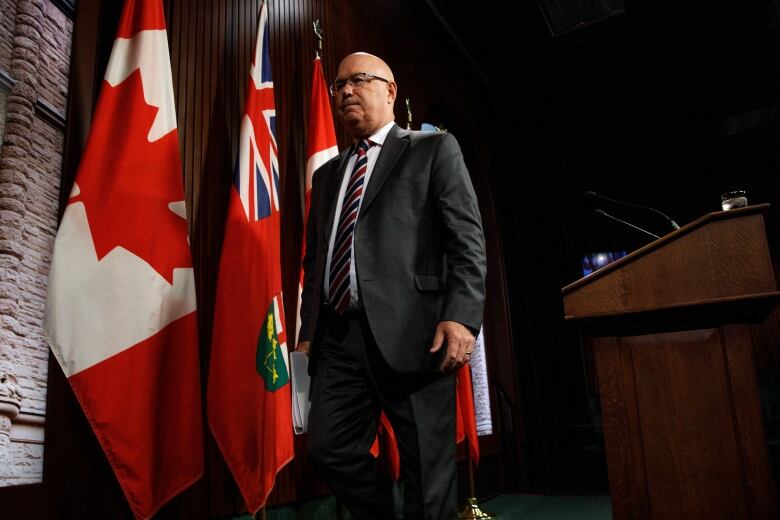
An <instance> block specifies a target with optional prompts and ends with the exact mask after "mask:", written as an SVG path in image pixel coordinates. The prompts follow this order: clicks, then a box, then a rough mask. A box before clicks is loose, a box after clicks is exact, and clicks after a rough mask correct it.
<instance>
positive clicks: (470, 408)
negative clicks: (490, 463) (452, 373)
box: [455, 363, 479, 465]
mask: <svg viewBox="0 0 780 520" xmlns="http://www.w3.org/2000/svg"><path fill="white" fill-rule="evenodd" d="M456 385H457V387H458V388H457V391H456V394H455V410H456V411H455V413H456V421H457V433H456V439H457V443H458V444H460V443H461V442H463V441H464V440H465V439H468V449H469V456H470V457H471V460H472V461H474V464H475V465H478V464H479V440H478V439H477V420H476V417H475V415H474V390H473V388H472V386H471V364H470V363H466V364H465V365H463V366H462V367H460V370H458V374H457V380H456Z"/></svg>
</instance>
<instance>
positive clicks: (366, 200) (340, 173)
mask: <svg viewBox="0 0 780 520" xmlns="http://www.w3.org/2000/svg"><path fill="white" fill-rule="evenodd" d="M396 92H397V87H396V83H395V81H394V79H393V73H392V72H391V70H390V68H389V67H388V66H387V64H386V63H385V62H384V61H382V60H381V59H379V58H377V57H376V56H372V55H370V54H366V53H355V54H351V55H349V56H347V57H346V58H344V60H343V61H342V62H341V64H340V65H339V68H338V74H337V78H336V80H335V81H334V82H333V84H332V85H331V94H332V95H333V96H334V101H335V104H336V113H337V115H338V117H339V119H340V120H341V123H342V125H343V126H344V128H345V129H346V130H347V132H348V133H349V134H350V136H352V138H353V139H354V142H355V143H354V146H352V147H351V148H350V149H348V150H345V151H344V152H342V153H341V154H340V155H339V156H337V157H335V158H333V159H332V160H331V161H329V162H328V163H326V164H324V165H323V166H322V167H321V168H320V169H318V170H317V171H316V172H315V174H314V177H313V186H312V195H311V209H310V213H309V221H308V223H307V228H306V253H305V256H304V260H303V268H304V273H305V275H304V288H303V301H302V305H301V318H302V324H301V333H300V338H301V339H300V342H299V344H298V345H297V347H296V350H299V351H305V352H310V355H311V359H310V365H309V367H310V372H311V374H312V376H313V382H312V390H311V399H312V404H311V412H310V415H309V444H310V446H309V448H310V452H311V457H312V461H313V463H314V464H315V466H316V467H317V469H318V470H319V471H320V472H321V473H322V475H323V477H324V478H325V479H326V481H327V482H328V483H329V484H330V486H331V487H332V489H333V490H334V492H335V493H336V495H337V496H338V497H339V498H340V499H341V500H342V501H343V502H344V503H345V504H346V505H347V506H348V507H349V509H350V510H351V511H352V512H353V513H354V514H355V515H356V516H357V517H358V518H362V519H371V520H373V519H381V518H393V516H392V511H393V498H392V493H391V485H390V484H391V483H390V482H389V480H388V479H387V478H386V477H384V476H383V473H382V472H381V471H380V469H379V467H378V464H377V462H376V460H375V459H374V458H373V457H372V456H371V455H370V453H369V449H370V447H371V444H372V442H373V440H374V438H375V436H376V431H377V422H378V417H379V413H380V410H384V411H385V413H386V414H387V416H388V417H389V419H390V422H391V423H392V425H393V430H394V432H395V434H396V438H397V441H398V448H399V452H400V457H401V473H402V478H403V482H404V492H403V495H404V513H405V514H404V517H405V518H406V519H407V520H411V519H418V518H419V519H422V518H425V519H447V520H451V519H453V518H455V516H456V507H457V489H456V466H455V457H456V453H455V380H454V375H453V374H454V372H455V371H456V370H457V369H458V368H460V367H461V366H462V365H463V364H464V363H466V362H467V361H468V359H469V356H470V354H471V351H472V349H473V347H474V334H475V332H476V331H478V330H479V327H480V324H481V322H482V312H483V305H484V297H485V294H484V293H485V252H484V238H483V234H482V224H481V220H480V215H479V209H478V207H477V200H476V196H475V194H474V190H473V188H472V186H471V182H470V180H469V175H468V172H467V170H466V166H465V164H464V163H463V157H462V155H461V152H460V148H459V147H458V144H457V141H456V140H455V138H454V137H452V136H451V135H450V134H446V133H444V134H443V133H421V132H408V131H405V130H402V129H400V128H399V127H398V126H397V125H395V123H394V122H393V120H394V116H393V103H394V102H395V99H396Z"/></svg>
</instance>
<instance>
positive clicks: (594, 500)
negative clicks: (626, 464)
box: [480, 495, 612, 520]
mask: <svg viewBox="0 0 780 520" xmlns="http://www.w3.org/2000/svg"><path fill="white" fill-rule="evenodd" d="M480 506H481V508H482V509H483V510H484V511H485V512H489V513H493V514H495V515H497V518H498V519H500V520H511V519H514V518H517V519H518V520H520V519H522V520H610V519H611V518H612V508H611V507H610V504H609V497H608V496H574V497H569V496H566V497H559V496H545V495H501V496H498V497H496V498H493V499H491V500H487V501H485V502H483V503H481V504H480Z"/></svg>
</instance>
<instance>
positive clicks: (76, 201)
mask: <svg viewBox="0 0 780 520" xmlns="http://www.w3.org/2000/svg"><path fill="white" fill-rule="evenodd" d="M195 311H196V302H195V280H194V275H193V269H192V257H191V252H190V246H189V240H188V234H187V214H186V208H185V205H184V190H183V186H182V173H181V164H180V159H179V137H178V132H177V130H176V110H175V107H174V99H173V83H172V80H171V66H170V58H169V55H168V39H167V35H166V30H165V16H164V13H163V7H162V3H161V1H160V0H127V1H126V2H125V7H124V12H123V15H122V18H121V21H120V24H119V29H118V31H117V37H116V40H115V41H114V46H113V49H112V51H111V57H110V60H109V63H108V67H107V70H106V73H105V77H104V80H103V84H102V87H101V90H100V95H99V98H98V103H97V106H96V108H95V114H94V119H93V121H92V127H91V130H90V133H89V137H88V139H87V145H86V149H85V150H84V154H83V157H82V160H81V164H80V165H79V169H78V172H77V174H76V181H75V184H74V186H73V190H72V192H71V194H70V199H69V200H68V203H67V206H66V208H65V212H64V215H63V218H62V222H61V223H60V228H59V231H58V233H57V238H56V240H55V243H54V254H53V258H52V265H51V271H50V273H49V287H48V296H47V301H46V316H45V323H44V329H45V333H46V337H47V339H48V341H49V344H50V346H51V349H52V353H53V354H54V356H55V357H56V358H57V361H58V362H59V364H60V366H61V367H62V370H63V371H64V372H65V375H66V376H67V377H68V380H69V381H70V384H71V386H72V388H73V391H74V393H75V395H76V397H77V399H78V400H79V402H80V404H81V406H82V408H83V410H84V413H85V415H86V417H87V419H88V421H89V423H90V425H91V426H92V429H93V430H94V431H95V435H96V436H97V438H98V441H99V442H100V444H101V446H102V447H103V450H104V451H105V453H106V457H107V458H108V461H109V463H110V464H111V467H112V468H113V470H114V473H115V474H116V477H117V479H118V480H119V484H120V486H121V487H122V490H123V491H124V493H125V496H126V497H127V500H128V502H129V505H130V508H131V509H132V511H133V513H134V515H135V517H136V518H149V517H151V516H152V515H153V514H154V513H155V512H156V511H157V510H158V509H159V508H160V507H161V506H162V505H163V504H164V503H165V502H166V501H168V500H169V499H170V498H172V497H173V496H174V495H176V494H177V493H179V492H180V491H182V490H183V489H184V488H186V487H188V486H189V485H191V484H192V483H193V482H194V481H196V480H197V479H198V478H199V477H200V476H201V475H202V473H203V438H202V417H201V391H200V367H199V360H198V340H197V320H196V312H195Z"/></svg>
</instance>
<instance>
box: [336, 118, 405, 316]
mask: <svg viewBox="0 0 780 520" xmlns="http://www.w3.org/2000/svg"><path fill="white" fill-rule="evenodd" d="M394 124H395V121H390V122H389V123H387V124H386V125H385V126H383V127H382V128H380V129H379V130H378V131H377V132H376V133H375V134H374V135H372V136H370V137H369V138H368V140H369V141H371V142H372V143H374V144H373V145H372V146H371V148H369V149H368V152H367V153H366V156H367V160H368V164H367V165H366V173H365V177H364V179H363V193H362V194H361V195H360V203H359V205H358V217H359V216H360V207H361V206H362V205H363V197H364V196H365V194H366V190H367V189H368V183H369V181H370V180H371V173H372V172H373V171H374V165H375V164H376V160H377V158H378V157H379V152H381V151H382V145H384V142H385V138H386V137H387V133H388V132H389V131H390V129H391V128H392V127H393V125H394ZM356 161H357V153H353V154H352V156H350V158H349V160H348V161H347V166H346V167H345V168H344V172H343V173H342V179H341V189H339V194H338V201H337V202H336V214H335V217H334V218H333V229H331V231H330V241H329V243H328V259H327V261H326V263H325V281H324V284H323V285H324V287H323V289H324V291H325V301H330V294H329V293H330V261H331V257H332V256H333V243H334V242H335V241H336V229H337V228H338V227H339V217H340V216H341V206H342V205H343V204H344V194H345V193H346V192H347V185H348V184H349V177H350V175H352V169H353V168H354V167H355V162H356ZM355 227H357V220H356V221H355ZM351 250H352V254H351V257H350V260H349V291H350V293H351V300H350V303H349V307H348V309H350V310H354V309H358V308H360V301H359V300H358V287H357V275H356V274H355V232H354V231H353V232H352V246H351Z"/></svg>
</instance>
